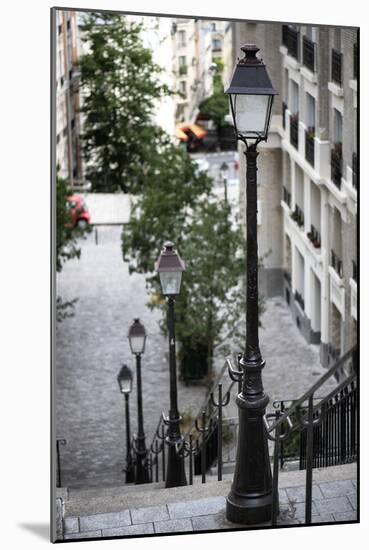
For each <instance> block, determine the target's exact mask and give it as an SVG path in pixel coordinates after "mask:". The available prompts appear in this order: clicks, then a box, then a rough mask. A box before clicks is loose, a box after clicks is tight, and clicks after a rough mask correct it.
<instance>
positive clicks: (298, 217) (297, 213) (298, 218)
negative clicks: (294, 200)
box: [291, 204, 304, 227]
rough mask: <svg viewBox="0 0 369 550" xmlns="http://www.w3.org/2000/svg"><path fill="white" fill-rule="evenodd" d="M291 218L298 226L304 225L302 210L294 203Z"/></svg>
mask: <svg viewBox="0 0 369 550" xmlns="http://www.w3.org/2000/svg"><path fill="white" fill-rule="evenodd" d="M291 218H292V219H293V221H295V222H296V223H297V225H298V226H299V227H303V225H304V212H303V210H302V209H301V208H300V207H299V206H298V205H297V204H295V209H294V211H293V212H291Z"/></svg>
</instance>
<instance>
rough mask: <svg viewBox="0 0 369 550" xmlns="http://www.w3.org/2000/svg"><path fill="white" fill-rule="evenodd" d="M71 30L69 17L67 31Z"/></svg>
mask: <svg viewBox="0 0 369 550" xmlns="http://www.w3.org/2000/svg"><path fill="white" fill-rule="evenodd" d="M69 30H70V19H68V21H67V31H69Z"/></svg>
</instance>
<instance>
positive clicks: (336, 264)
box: [331, 250, 343, 278]
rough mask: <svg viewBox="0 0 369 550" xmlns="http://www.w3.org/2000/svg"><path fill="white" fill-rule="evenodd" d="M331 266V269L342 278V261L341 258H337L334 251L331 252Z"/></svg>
mask: <svg viewBox="0 0 369 550" xmlns="http://www.w3.org/2000/svg"><path fill="white" fill-rule="evenodd" d="M331 266H332V267H333V269H334V270H335V272H336V273H337V274H338V275H339V276H340V277H341V278H342V277H343V271H342V260H341V258H339V256H337V254H336V253H335V251H334V250H331Z"/></svg>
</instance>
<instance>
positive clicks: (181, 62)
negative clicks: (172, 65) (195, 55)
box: [178, 55, 186, 67]
mask: <svg viewBox="0 0 369 550" xmlns="http://www.w3.org/2000/svg"><path fill="white" fill-rule="evenodd" d="M178 63H179V66H180V67H181V66H182V65H186V56H185V55H180V56H179V58H178Z"/></svg>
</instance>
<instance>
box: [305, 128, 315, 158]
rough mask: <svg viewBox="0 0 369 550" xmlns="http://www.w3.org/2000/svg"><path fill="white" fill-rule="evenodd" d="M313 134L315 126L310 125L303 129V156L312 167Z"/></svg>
mask: <svg viewBox="0 0 369 550" xmlns="http://www.w3.org/2000/svg"><path fill="white" fill-rule="evenodd" d="M314 135H315V128H314V127H312V126H310V127H309V128H307V129H306V130H305V158H306V160H307V161H308V163H309V164H311V166H313V167H314V147H315V146H314Z"/></svg>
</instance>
